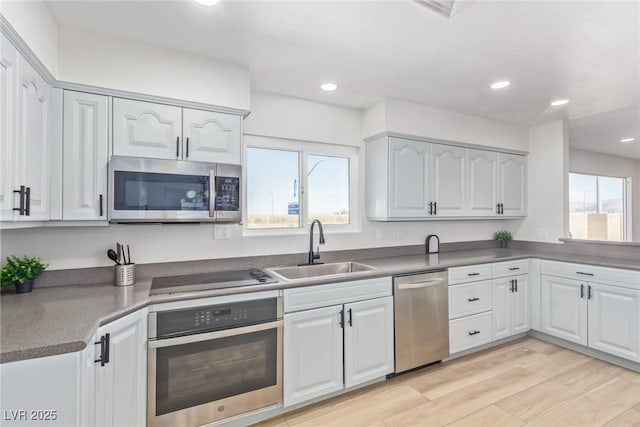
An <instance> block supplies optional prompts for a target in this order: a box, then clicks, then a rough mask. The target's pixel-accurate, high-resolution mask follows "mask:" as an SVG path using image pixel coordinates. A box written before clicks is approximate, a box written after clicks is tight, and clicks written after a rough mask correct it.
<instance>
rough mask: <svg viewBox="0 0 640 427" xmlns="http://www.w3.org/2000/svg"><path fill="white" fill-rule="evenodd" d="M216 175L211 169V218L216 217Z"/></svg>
mask: <svg viewBox="0 0 640 427" xmlns="http://www.w3.org/2000/svg"><path fill="white" fill-rule="evenodd" d="M215 190H216V174H215V171H214V170H213V169H209V218H215V216H216V191H215Z"/></svg>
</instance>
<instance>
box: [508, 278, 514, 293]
mask: <svg viewBox="0 0 640 427" xmlns="http://www.w3.org/2000/svg"><path fill="white" fill-rule="evenodd" d="M513 282H514V281H513V280H509V284H510V285H511V287H510V288H509V290H510V291H511V292H513V286H514V285H513Z"/></svg>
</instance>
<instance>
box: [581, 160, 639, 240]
mask: <svg viewBox="0 0 640 427" xmlns="http://www.w3.org/2000/svg"><path fill="white" fill-rule="evenodd" d="M569 171H570V172H578V173H585V174H591V175H604V176H616V177H621V178H627V177H630V178H631V192H632V195H631V199H632V206H631V212H632V226H631V229H632V231H633V241H636V242H640V160H635V159H629V158H625V157H618V156H611V155H608V154H603V153H595V152H593V151H587V150H579V149H576V148H571V149H569Z"/></svg>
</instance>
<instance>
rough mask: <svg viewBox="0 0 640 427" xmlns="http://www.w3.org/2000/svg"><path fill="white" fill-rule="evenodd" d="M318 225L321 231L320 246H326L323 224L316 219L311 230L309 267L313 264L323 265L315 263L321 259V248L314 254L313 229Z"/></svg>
mask: <svg viewBox="0 0 640 427" xmlns="http://www.w3.org/2000/svg"><path fill="white" fill-rule="evenodd" d="M316 224H318V229H319V231H320V245H324V231H323V230H322V223H321V222H320V220H318V219H314V220H313V222H312V223H311V229H310V230H309V260H308V261H309V262H308V264H309V265H312V264H322V263H321V262H315V260H316V259H320V246H318V251H317V252H313V227H314V226H315V225H316Z"/></svg>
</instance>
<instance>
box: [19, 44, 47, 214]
mask: <svg viewBox="0 0 640 427" xmlns="http://www.w3.org/2000/svg"><path fill="white" fill-rule="evenodd" d="M50 96H51V87H50V86H49V85H48V84H47V83H46V82H45V81H44V79H43V78H42V77H40V75H39V74H38V73H37V72H36V70H35V69H34V68H33V67H32V66H31V65H30V64H29V63H28V62H27V61H26V60H25V59H24V58H23V57H22V56H21V55H18V87H17V116H18V117H17V133H16V144H15V160H16V161H15V167H16V178H15V184H16V186H25V187H26V194H25V196H24V198H25V205H26V206H25V209H26V212H25V213H26V214H25V215H18V216H15V219H16V220H23V221H46V220H48V219H49V151H48V149H49V108H50V105H49V102H50Z"/></svg>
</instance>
